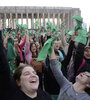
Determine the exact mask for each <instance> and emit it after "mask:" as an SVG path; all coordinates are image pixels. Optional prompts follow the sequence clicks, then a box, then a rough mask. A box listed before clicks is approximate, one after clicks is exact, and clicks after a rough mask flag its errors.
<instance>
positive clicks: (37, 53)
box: [30, 42, 38, 57]
mask: <svg viewBox="0 0 90 100" xmlns="http://www.w3.org/2000/svg"><path fill="white" fill-rule="evenodd" d="M33 44H35V46H36V43H35V42H31V43H30V51H31V48H32V45H33ZM31 52H32V51H31ZM32 57H35V56H33V54H32ZM36 57H38V51H37V46H36Z"/></svg>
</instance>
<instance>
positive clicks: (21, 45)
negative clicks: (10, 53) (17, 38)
mask: <svg viewBox="0 0 90 100" xmlns="http://www.w3.org/2000/svg"><path fill="white" fill-rule="evenodd" d="M25 42H26V35H25V36H24V39H23V41H22V42H21V43H20V44H19V46H20V48H21V49H22V48H23V46H24V45H25Z"/></svg>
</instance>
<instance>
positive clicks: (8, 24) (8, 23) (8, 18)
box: [8, 18, 10, 28]
mask: <svg viewBox="0 0 90 100" xmlns="http://www.w3.org/2000/svg"><path fill="white" fill-rule="evenodd" d="M8 28H10V25H9V18H8Z"/></svg>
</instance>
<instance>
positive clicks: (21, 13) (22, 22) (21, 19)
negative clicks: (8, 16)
mask: <svg viewBox="0 0 90 100" xmlns="http://www.w3.org/2000/svg"><path fill="white" fill-rule="evenodd" d="M21 24H23V13H21Z"/></svg>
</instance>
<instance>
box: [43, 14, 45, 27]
mask: <svg viewBox="0 0 90 100" xmlns="http://www.w3.org/2000/svg"><path fill="white" fill-rule="evenodd" d="M43 26H44V27H45V15H44V13H43Z"/></svg>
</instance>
